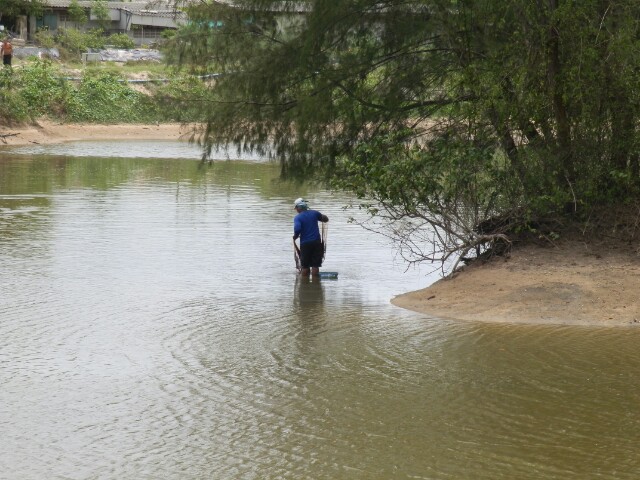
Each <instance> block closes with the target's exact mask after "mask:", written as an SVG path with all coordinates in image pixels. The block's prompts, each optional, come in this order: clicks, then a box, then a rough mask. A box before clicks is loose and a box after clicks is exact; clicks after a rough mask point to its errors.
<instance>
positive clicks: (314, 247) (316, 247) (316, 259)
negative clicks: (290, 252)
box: [300, 240, 324, 268]
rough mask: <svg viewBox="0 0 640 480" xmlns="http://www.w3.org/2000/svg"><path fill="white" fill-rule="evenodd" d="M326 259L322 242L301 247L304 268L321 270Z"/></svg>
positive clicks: (309, 243) (305, 244)
mask: <svg viewBox="0 0 640 480" xmlns="http://www.w3.org/2000/svg"><path fill="white" fill-rule="evenodd" d="M322 257H324V247H323V245H322V242H321V241H320V240H316V241H315V242H307V243H303V244H302V245H300V265H301V266H302V268H310V267H311V268H320V267H321V266H322Z"/></svg>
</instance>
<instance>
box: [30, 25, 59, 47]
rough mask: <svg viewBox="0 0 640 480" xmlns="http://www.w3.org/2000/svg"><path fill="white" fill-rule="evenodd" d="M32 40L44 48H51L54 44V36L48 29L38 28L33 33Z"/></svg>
mask: <svg viewBox="0 0 640 480" xmlns="http://www.w3.org/2000/svg"><path fill="white" fill-rule="evenodd" d="M34 41H35V43H36V44H37V45H40V46H41V47H44V48H53V47H55V45H56V41H55V38H54V36H53V34H52V33H51V32H50V31H49V30H48V29H41V30H38V31H37V32H36V33H35V35H34Z"/></svg>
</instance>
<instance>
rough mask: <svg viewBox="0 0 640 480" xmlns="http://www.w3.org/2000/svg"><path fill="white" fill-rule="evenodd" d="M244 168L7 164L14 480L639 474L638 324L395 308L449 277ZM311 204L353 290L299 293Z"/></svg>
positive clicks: (9, 452) (34, 150) (102, 153)
mask: <svg viewBox="0 0 640 480" xmlns="http://www.w3.org/2000/svg"><path fill="white" fill-rule="evenodd" d="M226 157H227V158H226V159H225V160H221V161H216V162H214V163H213V165H211V166H208V165H206V166H202V165H200V164H199V162H198V161H197V160H196V159H197V158H198V153H197V152H196V151H195V150H194V149H192V148H191V147H189V146H186V145H184V144H177V143H161V144H158V143H154V144H149V143H145V142H128V143H123V142H118V143H111V144H108V143H78V144H67V145H64V146H56V147H39V146H33V147H22V148H14V149H13V150H5V151H4V152H0V272H1V273H2V275H1V276H0V382H1V386H2V387H1V389H0V438H1V441H0V478H2V479H11V480H13V479H21V480H22V479H238V478H242V479H277V478H281V479H302V478H308V479H396V478H412V479H414V478H424V479H492V480H495V479H591V478H593V479H637V478H640V381H639V372H640V353H639V348H638V345H639V343H640V330H636V329H634V328H617V329H604V328H586V327H560V326H559V327H553V326H522V325H508V324H507V325H502V324H500V325H498V324H481V323H470V322H457V321H451V320H442V319H437V318H430V317H429V316H425V315H419V314H416V313H413V312H408V311H405V310H402V309H400V308H397V307H394V306H392V305H391V304H390V303H389V300H390V299H391V298H392V297H393V296H394V295H397V294H400V293H404V292H406V291H409V290H414V289H417V288H420V287H423V286H426V285H428V284H429V283H430V282H432V281H434V280H435V279H436V278H437V274H434V273H431V272H430V270H429V269H428V268H427V269H425V270H423V271H416V270H409V271H406V272H405V268H404V265H403V264H402V263H401V262H400V261H398V260H397V259H396V258H395V257H394V252H393V249H392V248H391V247H390V246H389V245H387V244H386V243H385V242H384V241H383V239H382V238H381V237H377V236H375V235H372V234H370V233H368V232H366V231H365V230H363V229H362V228H360V227H358V226H356V225H354V224H351V223H349V222H348V217H349V215H351V213H349V212H345V211H344V210H343V209H342V206H343V205H344V204H345V203H347V202H348V199H347V198H346V197H344V196H342V195H339V194H335V193H331V192H328V191H325V190H322V189H319V188H311V187H308V186H307V187H301V186H297V185H293V184H289V183H284V182H280V181H278V180H277V178H278V168H277V166H274V165H272V164H270V163H268V162H265V161H262V160H260V159H259V158H251V157H246V158H238V157H236V156H234V155H233V153H227V154H226ZM299 196H304V197H306V198H307V199H309V200H310V202H311V205H312V207H315V208H318V209H319V210H321V211H322V212H323V213H325V214H327V215H328V216H329V217H330V223H329V238H328V251H327V259H326V263H325V267H324V269H325V270H331V271H338V272H339V278H338V279H337V280H321V281H300V280H299V279H297V278H296V275H295V268H294V266H295V264H294V258H293V247H292V242H291V230H292V219H293V214H294V211H293V208H292V200H293V199H294V198H296V197H299Z"/></svg>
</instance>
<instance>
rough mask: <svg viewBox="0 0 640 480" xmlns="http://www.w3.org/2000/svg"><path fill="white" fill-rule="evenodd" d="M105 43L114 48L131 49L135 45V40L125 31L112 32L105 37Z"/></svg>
mask: <svg viewBox="0 0 640 480" xmlns="http://www.w3.org/2000/svg"><path fill="white" fill-rule="evenodd" d="M105 45H111V46H113V47H115V48H123V49H131V48H134V47H135V46H136V44H135V42H134V41H133V39H132V38H131V37H129V36H128V35H127V34H126V33H113V34H111V35H109V36H108V37H107V39H106V42H105Z"/></svg>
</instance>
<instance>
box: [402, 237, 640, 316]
mask: <svg viewBox="0 0 640 480" xmlns="http://www.w3.org/2000/svg"><path fill="white" fill-rule="evenodd" d="M392 303H393V304H394V305H397V306H399V307H402V308H406V309H409V310H413V311H416V312H420V313H424V314H427V315H432V316H436V317H444V318H453V319H458V320H472V321H483V322H502V323H531V324H561V325H592V326H622V325H640V255H639V251H638V245H631V244H629V243H625V242H620V241H614V240H612V241H610V242H605V243H598V244H591V245H587V244H585V243H584V242H580V241H565V242H561V243H558V244H556V245H555V246H546V247H542V246H539V245H529V246H525V247H522V248H515V249H514V250H513V251H512V253H511V255H510V256H509V258H494V259H492V260H491V261H488V262H486V263H478V264H471V265H469V266H467V267H465V268H464V269H463V270H462V271H461V272H459V273H457V274H456V275H455V276H454V277H453V278H450V279H443V280H440V281H438V282H436V283H435V284H433V285H431V286H430V287H428V288H425V289H423V290H418V291H415V292H409V293H407V294H404V295H399V296H397V297H395V298H394V299H393V300H392Z"/></svg>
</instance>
